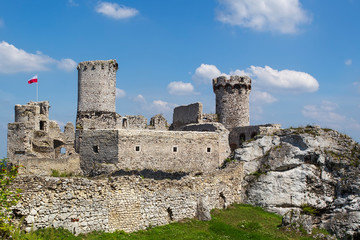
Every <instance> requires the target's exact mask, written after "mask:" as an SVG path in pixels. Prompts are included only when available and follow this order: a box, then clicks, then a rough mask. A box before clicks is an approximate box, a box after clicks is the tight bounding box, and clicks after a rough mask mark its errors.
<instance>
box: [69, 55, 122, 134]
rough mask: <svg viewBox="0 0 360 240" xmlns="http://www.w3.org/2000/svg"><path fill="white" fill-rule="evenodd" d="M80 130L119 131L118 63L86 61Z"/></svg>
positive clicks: (80, 76)
mask: <svg viewBox="0 0 360 240" xmlns="http://www.w3.org/2000/svg"><path fill="white" fill-rule="evenodd" d="M77 69H78V106H77V116H76V128H77V129H115V128H116V124H117V118H118V114H116V107H115V100H116V71H117V69H118V64H117V63H116V60H106V61H102V60H101V61H100V60H98V61H86V62H81V63H79V65H78V67H77Z"/></svg>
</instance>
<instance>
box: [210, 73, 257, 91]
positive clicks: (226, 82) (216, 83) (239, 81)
mask: <svg viewBox="0 0 360 240" xmlns="http://www.w3.org/2000/svg"><path fill="white" fill-rule="evenodd" d="M225 86H231V87H235V88H236V86H239V87H240V86H245V87H246V88H249V89H251V78H250V77H248V76H238V75H233V76H230V78H228V77H226V76H220V77H217V78H214V79H213V88H214V90H215V89H217V88H219V87H225Z"/></svg>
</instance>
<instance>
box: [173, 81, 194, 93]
mask: <svg viewBox="0 0 360 240" xmlns="http://www.w3.org/2000/svg"><path fill="white" fill-rule="evenodd" d="M168 91H169V94H171V95H190V94H195V93H194V87H193V85H192V84H191V83H184V82H181V81H180V82H171V83H169V85H168Z"/></svg>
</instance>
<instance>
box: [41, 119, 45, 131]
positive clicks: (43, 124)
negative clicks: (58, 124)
mask: <svg viewBox="0 0 360 240" xmlns="http://www.w3.org/2000/svg"><path fill="white" fill-rule="evenodd" d="M40 130H43V131H46V121H40Z"/></svg>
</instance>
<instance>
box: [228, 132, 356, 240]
mask: <svg viewBox="0 0 360 240" xmlns="http://www.w3.org/2000/svg"><path fill="white" fill-rule="evenodd" d="M234 157H235V159H237V160H239V161H242V162H244V174H245V178H244V182H243V184H242V185H243V189H244V192H243V194H244V196H243V198H244V201H245V202H246V203H249V204H253V205H257V206H262V207H264V208H266V209H267V210H270V211H273V212H276V213H279V214H281V215H283V216H284V220H283V224H284V225H290V224H294V222H297V223H299V221H300V224H301V225H302V227H303V228H304V229H305V230H306V231H308V232H311V229H312V226H316V227H319V228H325V229H327V230H328V231H329V232H330V233H332V234H336V236H337V237H338V238H341V239H359V237H360V177H359V176H360V175H359V173H360V167H359V165H360V146H359V144H358V143H356V142H355V141H354V140H352V139H351V138H349V137H348V136H346V135H343V134H340V133H338V132H336V131H333V130H330V129H320V128H318V127H311V126H308V127H305V128H294V129H283V130H280V131H278V132H276V133H275V134H273V135H272V136H258V137H255V140H253V141H247V142H244V143H243V146H242V147H241V148H238V149H236V151H235V156H234Z"/></svg>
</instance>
